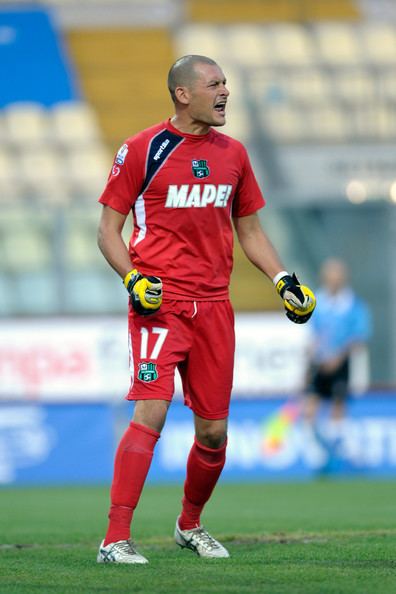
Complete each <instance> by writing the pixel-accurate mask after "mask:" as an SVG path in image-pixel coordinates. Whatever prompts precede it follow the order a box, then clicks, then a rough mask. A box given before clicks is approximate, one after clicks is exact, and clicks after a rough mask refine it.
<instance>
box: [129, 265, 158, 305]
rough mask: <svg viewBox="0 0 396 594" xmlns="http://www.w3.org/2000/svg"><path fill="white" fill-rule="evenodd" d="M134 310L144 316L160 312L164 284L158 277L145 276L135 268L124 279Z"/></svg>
mask: <svg viewBox="0 0 396 594" xmlns="http://www.w3.org/2000/svg"><path fill="white" fill-rule="evenodd" d="M124 285H125V288H126V290H127V291H128V293H129V295H130V296H131V304H132V307H133V309H134V310H135V311H136V312H137V313H138V314H140V315H142V316H148V315H150V314H153V313H155V312H157V311H158V310H159V308H160V307H161V303H162V282H161V279H160V278H158V277H157V276H144V275H143V274H141V273H140V272H138V271H137V270H136V268H134V269H133V270H131V271H130V272H128V274H127V275H126V276H125V278H124Z"/></svg>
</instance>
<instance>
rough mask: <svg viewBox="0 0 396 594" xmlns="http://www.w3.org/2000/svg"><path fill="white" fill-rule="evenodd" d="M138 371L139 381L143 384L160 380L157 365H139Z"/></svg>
mask: <svg viewBox="0 0 396 594" xmlns="http://www.w3.org/2000/svg"><path fill="white" fill-rule="evenodd" d="M138 369H139V370H138V379H140V381H141V382H146V383H149V382H155V380H156V379H158V371H157V364H156V363H151V362H149V363H139V365H138Z"/></svg>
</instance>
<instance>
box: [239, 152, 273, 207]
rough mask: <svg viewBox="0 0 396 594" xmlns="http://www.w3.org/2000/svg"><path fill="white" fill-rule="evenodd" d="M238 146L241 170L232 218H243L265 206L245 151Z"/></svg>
mask: <svg viewBox="0 0 396 594" xmlns="http://www.w3.org/2000/svg"><path fill="white" fill-rule="evenodd" d="M240 146H241V157H242V169H241V178H240V180H239V183H238V186H237V189H236V192H235V197H234V201H233V205H232V216H233V217H245V216H247V215H250V214H253V213H255V212H256V211H257V210H259V209H260V208H262V207H263V206H264V205H265V200H264V197H263V194H262V192H261V190H260V188H259V185H258V183H257V180H256V177H255V175H254V173H253V169H252V166H251V163H250V160H249V157H248V154H247V152H246V149H245V148H244V147H243V146H242V145H240Z"/></svg>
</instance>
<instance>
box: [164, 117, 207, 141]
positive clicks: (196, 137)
mask: <svg viewBox="0 0 396 594" xmlns="http://www.w3.org/2000/svg"><path fill="white" fill-rule="evenodd" d="M165 127H166V129H167V130H169V131H170V132H172V134H176V135H177V136H182V137H183V138H188V140H192V141H194V142H199V141H201V140H206V139H207V138H209V137H210V136H211V135H212V134H213V130H212V128H210V130H209V132H207V133H206V134H188V133H187V132H181V131H180V130H178V129H177V128H175V127H174V126H173V125H172V123H171V121H170V118H168V119H167V120H166V121H165Z"/></svg>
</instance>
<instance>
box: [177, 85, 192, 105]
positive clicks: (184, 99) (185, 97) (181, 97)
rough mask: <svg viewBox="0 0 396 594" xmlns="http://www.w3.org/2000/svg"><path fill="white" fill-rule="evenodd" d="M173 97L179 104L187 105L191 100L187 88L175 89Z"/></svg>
mask: <svg viewBox="0 0 396 594" xmlns="http://www.w3.org/2000/svg"><path fill="white" fill-rule="evenodd" d="M175 97H176V100H177V101H178V102H179V103H182V104H183V105H188V104H189V103H190V100H191V94H190V91H189V90H188V88H187V87H176V89H175Z"/></svg>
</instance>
